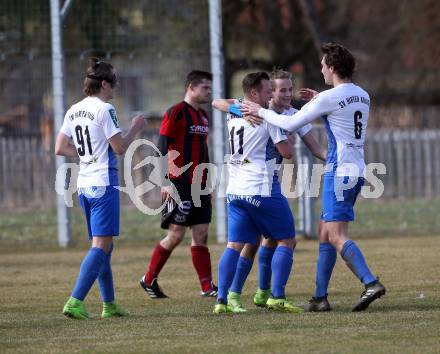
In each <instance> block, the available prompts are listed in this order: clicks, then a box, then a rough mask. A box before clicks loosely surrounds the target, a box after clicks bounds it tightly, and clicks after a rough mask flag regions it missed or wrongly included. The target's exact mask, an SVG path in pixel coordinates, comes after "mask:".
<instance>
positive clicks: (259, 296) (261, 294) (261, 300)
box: [254, 288, 270, 307]
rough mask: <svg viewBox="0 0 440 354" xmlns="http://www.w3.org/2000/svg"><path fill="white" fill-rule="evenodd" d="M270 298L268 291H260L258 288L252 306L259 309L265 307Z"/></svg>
mask: <svg viewBox="0 0 440 354" xmlns="http://www.w3.org/2000/svg"><path fill="white" fill-rule="evenodd" d="M269 297H270V289H267V290H262V289H260V288H258V289H257V292H256V293H255V295H254V304H255V306H259V307H267V304H266V303H267V300H268V299H269Z"/></svg>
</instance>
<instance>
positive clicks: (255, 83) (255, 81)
mask: <svg viewBox="0 0 440 354" xmlns="http://www.w3.org/2000/svg"><path fill="white" fill-rule="evenodd" d="M263 80H270V77H269V75H268V74H267V73H266V72H264V71H258V72H256V73H250V74H247V75H246V76H245V77H244V79H243V82H242V84H241V86H242V87H243V92H244V93H245V94H248V93H250V92H251V90H252V89H257V90H258V89H259V88H260V85H261V81H263Z"/></svg>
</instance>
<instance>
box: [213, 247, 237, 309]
mask: <svg viewBox="0 0 440 354" xmlns="http://www.w3.org/2000/svg"><path fill="white" fill-rule="evenodd" d="M239 257H240V252H238V251H236V250H234V249H232V248H228V247H226V249H225V251H224V252H223V255H222V257H221V258H220V261H219V263H218V296H217V301H218V302H221V303H224V304H227V302H228V300H227V297H228V290H229V288H230V287H231V283H232V280H233V279H234V275H235V271H236V269H237V262H238V258H239Z"/></svg>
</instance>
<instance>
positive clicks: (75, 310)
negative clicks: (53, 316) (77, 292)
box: [63, 297, 89, 320]
mask: <svg viewBox="0 0 440 354" xmlns="http://www.w3.org/2000/svg"><path fill="white" fill-rule="evenodd" d="M63 315H64V316H67V317H70V318H75V319H77V320H86V319H88V318H89V314H88V313H87V310H86V307H85V306H84V302H83V301H81V300H78V299H75V298H74V297H70V298H69V300H67V302H66V304H65V305H64V308H63Z"/></svg>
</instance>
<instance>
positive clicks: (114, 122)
mask: <svg viewBox="0 0 440 354" xmlns="http://www.w3.org/2000/svg"><path fill="white" fill-rule="evenodd" d="M108 112H109V113H110V117H112V121H113V124H114V125H115V127H116V128H119V122H118V117H117V116H116V111H115V110H114V109H113V108H112V109H109V110H108Z"/></svg>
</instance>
